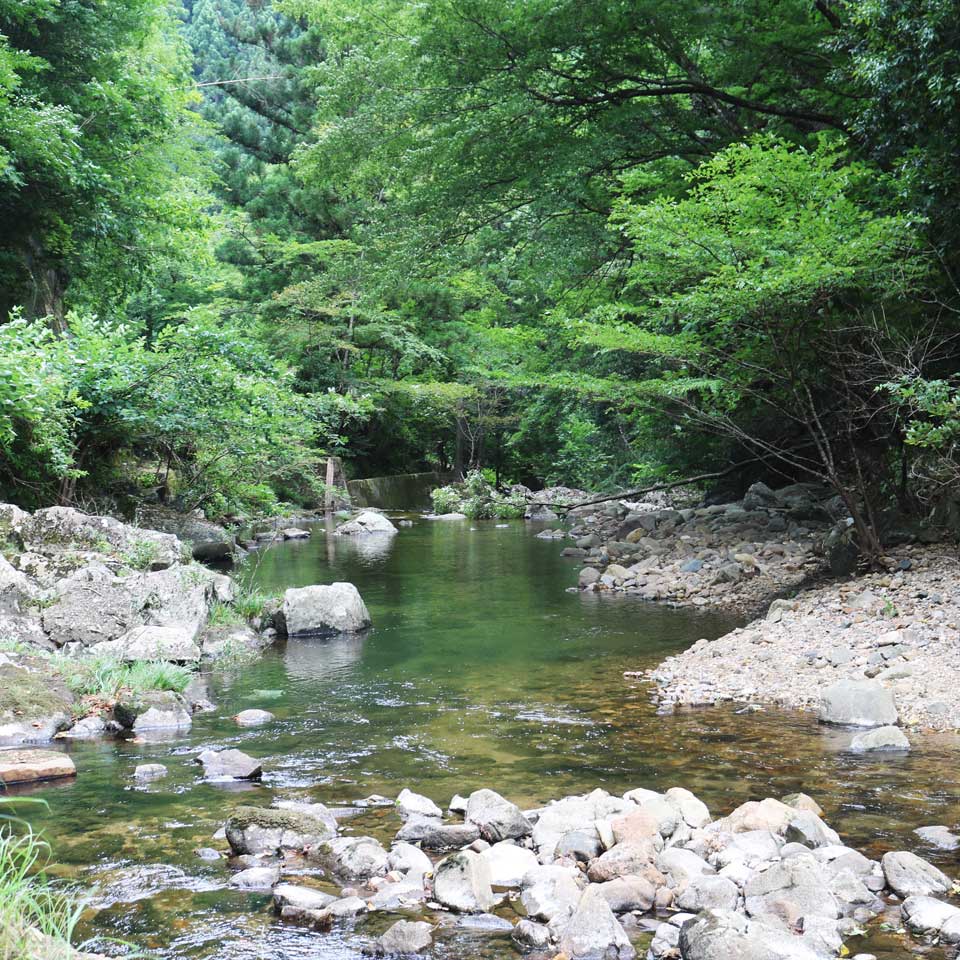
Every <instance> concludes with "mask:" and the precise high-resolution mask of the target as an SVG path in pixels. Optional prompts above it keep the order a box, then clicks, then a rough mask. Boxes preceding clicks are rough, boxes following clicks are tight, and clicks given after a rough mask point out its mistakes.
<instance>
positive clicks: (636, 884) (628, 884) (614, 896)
mask: <svg viewBox="0 0 960 960" xmlns="http://www.w3.org/2000/svg"><path fill="white" fill-rule="evenodd" d="M593 888H594V889H595V890H596V891H597V892H598V893H599V894H600V896H602V897H603V899H604V900H606V901H607V906H608V907H610V909H611V910H612V911H613V912H614V913H628V912H630V911H633V910H639V911H641V912H642V913H646V912H647V911H648V910H650V909H651V908H652V907H653V904H654V901H655V899H656V896H657V888H656V887H655V886H654V885H653V883H651V881H650V880H648V879H647V878H646V877H629V876H628V877H616V878H615V879H613V880H607V881H605V882H604V883H596V884H594V885H593Z"/></svg>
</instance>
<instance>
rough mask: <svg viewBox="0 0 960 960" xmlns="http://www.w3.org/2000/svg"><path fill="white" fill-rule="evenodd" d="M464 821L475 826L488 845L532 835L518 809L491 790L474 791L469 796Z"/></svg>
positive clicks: (529, 827)
mask: <svg viewBox="0 0 960 960" xmlns="http://www.w3.org/2000/svg"><path fill="white" fill-rule="evenodd" d="M465 819H466V821H467V822H468V823H473V824H475V825H476V826H477V828H478V829H479V830H480V836H481V837H483V839H484V840H486V841H487V842H488V843H497V842H499V841H500V840H516V839H520V838H522V837H528V836H530V834H531V833H533V827H532V826H531V824H530V821H529V820H527V818H526V817H525V816H524V815H523V813H522V812H521V810H520V808H519V807H518V806H517V805H516V804H514V803H511V802H510V801H509V800H505V799H504V798H503V797H501V796H500V794H499V793H496V792H495V791H493V790H475V791H474V792H473V793H471V794H470V796H469V798H468V799H467V813H466V818H465Z"/></svg>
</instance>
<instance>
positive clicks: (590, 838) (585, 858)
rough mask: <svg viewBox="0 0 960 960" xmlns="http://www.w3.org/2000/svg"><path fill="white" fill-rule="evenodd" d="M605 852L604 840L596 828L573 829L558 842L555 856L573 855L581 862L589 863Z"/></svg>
mask: <svg viewBox="0 0 960 960" xmlns="http://www.w3.org/2000/svg"><path fill="white" fill-rule="evenodd" d="M601 853H603V842H602V841H601V839H600V834H599V833H598V832H597V830H596V828H592V829H590V830H571V831H570V832H569V833H565V834H564V835H563V836H562V837H561V838H560V842H559V843H558V844H557V848H556V850H555V851H554V856H555V857H557V858H560V857H572V858H573V859H574V860H579V861H580V862H581V863H589V862H590V861H591V860H593V858H594V857H599V856H600V854H601Z"/></svg>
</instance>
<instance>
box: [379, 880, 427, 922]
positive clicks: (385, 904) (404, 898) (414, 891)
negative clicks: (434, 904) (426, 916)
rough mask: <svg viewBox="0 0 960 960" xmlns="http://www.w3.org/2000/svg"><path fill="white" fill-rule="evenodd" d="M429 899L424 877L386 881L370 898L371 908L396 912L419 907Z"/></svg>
mask: <svg viewBox="0 0 960 960" xmlns="http://www.w3.org/2000/svg"><path fill="white" fill-rule="evenodd" d="M426 899H427V891H426V890H424V887H423V877H422V876H418V877H410V878H406V879H403V880H397V881H395V882H393V883H385V884H384V885H383V886H381V887H378V888H377V892H376V893H375V894H374V895H373V896H372V897H370V898H369V899H368V901H367V904H368V906H369V908H370V909H371V910H383V911H386V912H388V913H395V912H396V911H398V910H405V909H408V908H410V907H418V906H419V905H420V904H422V903H423V902H424V901H425V900H426Z"/></svg>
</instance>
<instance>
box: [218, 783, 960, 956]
mask: <svg viewBox="0 0 960 960" xmlns="http://www.w3.org/2000/svg"><path fill="white" fill-rule="evenodd" d="M310 806H311V809H310V811H309V812H307V811H304V812H301V813H297V814H293V813H291V814H288V812H287V811H278V810H274V809H257V808H245V809H243V810H242V811H239V812H238V813H237V814H236V815H235V816H234V817H233V818H231V820H230V821H228V823H227V826H226V835H227V839H228V840H229V842H230V845H231V847H232V849H233V852H234V854H235V855H236V856H237V857H238V863H239V865H240V866H243V867H244V868H245V871H246V872H249V871H250V870H251V868H252V866H253V865H254V864H256V863H258V862H259V863H260V864H261V866H263V865H264V864H267V865H269V866H271V867H273V868H274V869H276V870H277V871H278V873H282V874H284V875H286V876H287V877H288V878H289V877H290V876H292V875H294V874H296V873H297V872H298V871H299V872H302V873H305V874H309V875H311V876H316V874H317V865H319V866H320V867H321V868H322V869H323V870H324V871H325V872H326V876H327V879H328V882H339V883H340V884H342V886H341V889H340V893H339V896H337V895H336V894H332V893H325V892H322V891H319V890H317V889H316V888H314V887H311V886H307V885H304V886H301V885H297V884H295V883H292V882H291V881H290V880H289V879H288V880H285V881H284V882H283V883H278V884H277V885H275V886H274V888H273V902H274V908H275V910H276V912H277V913H278V914H279V915H280V917H281V918H283V919H285V920H290V921H295V922H300V923H308V924H310V925H311V926H313V927H314V928H315V929H317V930H330V929H332V928H333V927H334V926H337V925H338V924H340V923H342V922H343V921H344V918H350V923H351V924H352V923H354V922H355V918H357V917H358V916H360V915H363V914H369V913H377V912H382V913H397V912H403V913H405V914H408V915H412V918H411V919H410V920H406V919H405V920H401V921H400V922H399V923H398V924H396V925H395V926H394V927H391V928H390V929H389V930H388V931H387V933H385V934H384V935H383V936H382V937H381V938H380V939H379V940H378V941H377V942H376V943H375V944H374V945H373V947H371V948H370V951H371V952H374V953H379V954H395V953H397V952H400V953H407V954H411V953H418V952H420V951H421V950H424V949H427V948H428V947H429V946H430V945H431V943H432V940H433V938H434V934H435V933H436V930H437V929H439V928H440V927H442V926H443V924H442V922H441V917H442V915H443V912H444V911H451V912H454V913H459V914H467V915H473V916H477V917H478V921H477V927H478V928H480V927H482V928H484V929H490V930H491V931H492V932H499V931H501V930H504V931H506V930H509V931H510V932H511V936H512V939H513V942H514V944H515V945H516V947H517V949H518V950H520V951H522V952H534V953H537V954H538V955H543V956H553V955H562V956H564V957H566V958H567V960H601V958H602V960H632V958H634V957H636V955H637V943H638V942H640V940H641V938H643V937H644V936H649V934H650V933H651V932H652V933H653V939H652V942H651V944H650V946H649V950H648V952H647V957H648V960H675V958H681V960H718V958H721V957H737V958H740V960H770V958H773V957H783V958H790V960H825V958H830V957H836V956H839V955H841V954H843V953H845V952H846V948H845V947H844V941H845V940H847V939H849V938H851V937H852V936H855V935H858V934H859V933H861V932H862V929H863V927H864V926H865V925H867V924H869V923H871V922H872V921H874V920H879V919H881V918H882V920H883V921H884V922H888V923H894V924H897V923H899V922H900V921H901V920H902V921H903V922H904V923H905V924H906V925H907V927H908V928H909V929H910V930H911V931H913V932H915V933H916V934H918V935H922V936H924V937H930V936H935V937H938V938H939V939H940V940H941V941H943V942H947V943H953V942H960V908H958V907H956V906H953V905H952V904H950V903H948V902H946V901H945V900H944V899H942V898H943V897H945V896H948V895H950V893H951V891H952V889H953V887H952V883H951V880H950V878H948V877H947V876H945V875H944V874H943V873H942V872H941V871H940V870H938V869H937V868H936V867H934V866H933V865H932V864H930V863H928V862H926V861H924V860H922V859H921V858H919V857H917V856H915V855H914V854H913V853H911V852H909V851H897V852H891V853H887V854H886V855H884V857H883V859H882V861H880V862H877V861H873V860H870V859H868V858H867V857H865V856H863V855H862V854H861V853H859V852H857V851H856V850H853V849H851V848H850V847H847V846H845V845H844V844H843V843H842V841H841V840H840V838H839V837H838V835H837V834H836V833H835V832H834V831H833V830H831V829H830V827H829V826H828V825H827V824H826V823H825V822H824V820H823V819H822V816H821V815H822V811H821V810H820V808H819V807H818V806H817V804H816V803H815V802H814V801H813V800H812V799H810V798H809V797H807V796H805V795H803V794H796V795H793V796H791V797H787V798H784V800H777V799H774V798H767V799H765V800H762V801H750V802H747V803H744V804H742V805H741V806H739V807H737V808H736V809H735V810H733V811H732V812H731V813H729V814H727V815H726V816H723V817H713V816H711V814H710V812H709V810H708V809H707V807H706V806H705V805H704V804H703V803H702V802H701V801H700V800H699V799H698V798H697V797H695V796H694V795H693V794H692V793H690V792H689V791H688V790H685V789H683V788H673V789H670V790H667V791H666V792H665V793H658V792H655V791H652V790H646V789H636V790H631V791H629V792H628V793H626V794H624V795H623V796H615V795H611V794H609V793H607V792H606V791H604V790H594V791H593V792H592V793H590V794H586V795H583V796H570V797H564V798H562V799H560V800H556V801H553V802H551V803H549V804H547V805H546V806H545V807H542V808H540V809H537V810H530V811H525V812H524V811H521V810H520V809H519V808H518V807H517V806H516V805H515V804H513V803H511V802H510V801H509V800H507V799H506V798H504V797H502V796H500V795H499V794H498V793H496V792H495V791H493V790H489V789H484V790H478V791H475V792H474V793H472V794H470V796H469V797H468V798H466V801H465V803H464V802H463V798H459V797H458V798H455V801H454V802H453V803H452V804H451V806H453V807H456V808H457V809H461V810H464V811H465V815H464V819H463V820H462V821H461V820H459V819H447V818H445V817H444V815H443V813H442V811H441V810H440V807H439V806H437V805H436V804H435V803H434V802H433V801H432V800H430V799H429V798H427V797H423V796H421V795H419V794H415V793H413V792H412V791H409V790H405V791H404V792H403V794H402V796H401V798H400V799H399V800H398V804H397V812H398V813H399V815H400V817H401V819H402V820H403V821H404V823H403V826H402V828H401V830H400V831H399V833H398V834H397V839H396V841H395V842H394V844H393V846H392V848H391V849H390V850H387V849H386V848H385V847H384V846H383V845H381V844H380V843H379V842H378V841H377V840H375V839H373V838H371V837H356V836H340V835H339V834H338V830H337V826H336V821H335V818H334V817H333V816H332V813H331V811H329V810H328V809H327V808H325V807H323V806H322V805H320V804H313V805H310ZM412 827H416V830H415V831H411V828H412ZM411 832H415V833H416V834H418V835H419V837H420V839H419V840H418V841H417V842H418V843H419V844H420V845H421V846H423V847H426V849H427V850H429V852H430V853H432V854H434V855H435V856H436V854H437V851H438V850H439V849H441V848H442V849H445V850H447V851H450V852H447V853H446V854H445V855H442V856H441V857H440V859H439V860H438V861H437V862H434V860H433V859H432V858H431V857H429V856H427V854H426V852H425V851H424V850H423V849H420V847H418V846H417V845H416V844H414V843H411V842H409V840H408V839H407V838H408V837H409V836H410V835H411ZM427 841H430V842H429V843H427ZM251 855H252V856H251ZM257 858H259V860H258V859H257ZM901 899H902V902H901ZM493 911H495V913H492V912H493ZM438 924H439V927H438ZM381 929H382V927H381Z"/></svg>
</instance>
